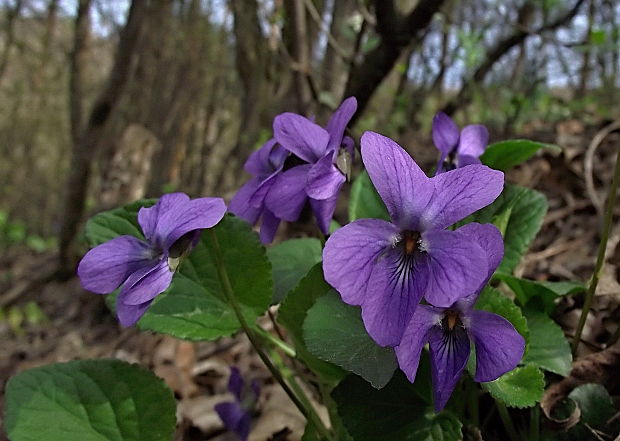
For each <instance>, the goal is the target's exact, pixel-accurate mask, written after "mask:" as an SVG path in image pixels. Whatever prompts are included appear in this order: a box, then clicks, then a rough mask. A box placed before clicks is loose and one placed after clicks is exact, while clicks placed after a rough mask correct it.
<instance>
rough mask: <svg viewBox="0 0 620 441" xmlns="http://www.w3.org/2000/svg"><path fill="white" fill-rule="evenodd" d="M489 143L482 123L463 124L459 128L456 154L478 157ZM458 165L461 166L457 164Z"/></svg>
mask: <svg viewBox="0 0 620 441" xmlns="http://www.w3.org/2000/svg"><path fill="white" fill-rule="evenodd" d="M488 143H489V131H488V130H487V128H486V127H485V126H483V125H482V124H472V125H469V126H465V127H464V128H463V130H461V139H460V140H459V147H458V154H459V155H467V156H472V157H474V158H478V157H480V155H482V154H483V153H484V150H485V149H486V148H487V144H488ZM459 166H461V165H460V164H459Z"/></svg>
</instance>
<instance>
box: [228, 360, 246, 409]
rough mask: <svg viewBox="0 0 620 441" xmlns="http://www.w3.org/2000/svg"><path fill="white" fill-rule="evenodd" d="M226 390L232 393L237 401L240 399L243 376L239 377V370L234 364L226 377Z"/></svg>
mask: <svg viewBox="0 0 620 441" xmlns="http://www.w3.org/2000/svg"><path fill="white" fill-rule="evenodd" d="M228 392H230V393H231V394H233V395H234V396H235V398H236V399H237V401H241V394H242V393H243V378H241V372H239V369H238V368H237V367H236V366H231V368H230V376H229V377H228Z"/></svg>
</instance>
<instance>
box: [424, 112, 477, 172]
mask: <svg viewBox="0 0 620 441" xmlns="http://www.w3.org/2000/svg"><path fill="white" fill-rule="evenodd" d="M433 142H434V143H435V146H436V147H437V149H438V150H439V151H440V152H441V157H440V158H439V164H437V172H436V174H440V173H443V172H446V171H449V170H453V169H455V168H460V167H465V166H466V165H470V164H480V159H478V158H479V157H480V155H482V154H483V153H484V149H486V148H487V144H488V143H489V131H488V130H487V128H486V127H485V126H483V125H482V124H472V125H468V126H465V127H463V130H461V131H460V132H459V128H458V127H457V125H456V124H455V123H454V121H452V118H450V117H449V116H448V115H446V114H445V113H443V112H439V113H437V115H435V117H434V118H433Z"/></svg>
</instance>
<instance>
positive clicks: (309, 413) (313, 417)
mask: <svg viewBox="0 0 620 441" xmlns="http://www.w3.org/2000/svg"><path fill="white" fill-rule="evenodd" d="M209 231H210V233H211V239H212V240H213V250H214V252H215V255H216V266H217V271H218V276H219V278H220V281H221V282H222V287H223V288H224V292H225V293H226V296H227V298H228V302H229V303H230V305H231V306H232V308H233V311H234V312H235V315H236V316H237V320H239V324H240V325H241V327H242V328H243V330H244V331H245V334H246V335H247V336H248V339H249V340H250V343H251V344H252V346H253V347H254V350H256V353H257V354H258V356H259V357H260V359H261V360H262V361H263V363H264V364H265V366H266V367H267V369H269V371H270V372H271V375H273V378H275V380H276V381H277V382H278V383H280V386H282V389H284V392H286V394H287V395H288V396H289V398H290V399H291V401H292V402H293V403H294V404H295V406H296V407H297V408H298V409H299V411H300V412H301V413H302V415H303V416H304V417H305V418H306V420H308V421H311V422H312V424H313V425H314V427H315V428H316V430H317V431H318V432H320V433H321V435H322V436H323V437H324V438H326V439H328V440H330V441H333V438H332V436H331V433H330V432H329V430H327V428H326V427H325V425H324V424H323V421H321V419H320V418H319V416H318V415H317V414H316V412H315V410H314V408H313V407H312V406H306V405H305V404H304V403H309V400H308V399H307V398H306V396H305V395H303V398H300V397H299V396H297V394H296V393H295V392H294V391H293V390H292V389H291V386H289V385H288V383H287V382H286V381H285V379H284V377H283V376H282V373H281V372H280V371H279V370H278V368H276V366H275V365H274V364H273V363H272V361H271V359H270V358H269V357H268V356H267V354H265V352H264V351H263V348H262V345H261V344H260V339H259V337H258V334H257V333H255V332H254V329H253V328H252V327H250V325H249V324H248V322H247V320H246V319H245V316H244V315H243V312H242V311H241V306H240V305H239V303H238V302H237V298H236V296H235V291H234V289H233V287H232V283H231V282H230V278H229V277H228V272H227V271H226V267H225V266H224V263H223V259H222V250H221V248H220V244H219V241H218V240H217V236H216V234H215V231H213V230H212V229H211V230H209ZM299 392H301V393H302V394H303V391H302V390H301V389H300V390H299V391H298V392H297V393H299Z"/></svg>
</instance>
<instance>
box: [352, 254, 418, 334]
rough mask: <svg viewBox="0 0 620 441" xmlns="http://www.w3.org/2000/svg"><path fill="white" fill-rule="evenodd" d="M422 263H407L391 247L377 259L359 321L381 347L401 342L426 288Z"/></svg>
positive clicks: (416, 261) (402, 256) (401, 255)
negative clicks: (360, 320)
mask: <svg viewBox="0 0 620 441" xmlns="http://www.w3.org/2000/svg"><path fill="white" fill-rule="evenodd" d="M425 260H426V259H425V258H423V257H421V258H418V259H416V260H414V261H411V262H408V261H407V259H406V258H405V257H404V255H403V252H402V250H401V249H400V248H391V249H389V250H388V251H386V252H385V253H384V254H381V255H380V256H379V257H378V259H377V260H376V262H375V264H374V267H373V270H372V273H371V275H370V278H369V279H368V285H367V287H366V297H365V298H364V302H363V303H362V321H363V322H364V326H365V327H366V331H368V334H369V335H370V336H371V337H372V338H373V339H374V340H375V341H376V342H377V343H378V344H379V345H380V346H396V345H398V344H399V343H400V341H401V339H402V336H403V333H404V332H405V328H406V327H407V324H408V323H409V321H410V320H411V317H412V316H413V313H414V311H415V309H416V308H417V307H418V305H419V303H420V300H421V299H422V296H423V295H424V289H425V287H426V286H427V281H428V276H429V275H428V271H427V265H426V262H425Z"/></svg>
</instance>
